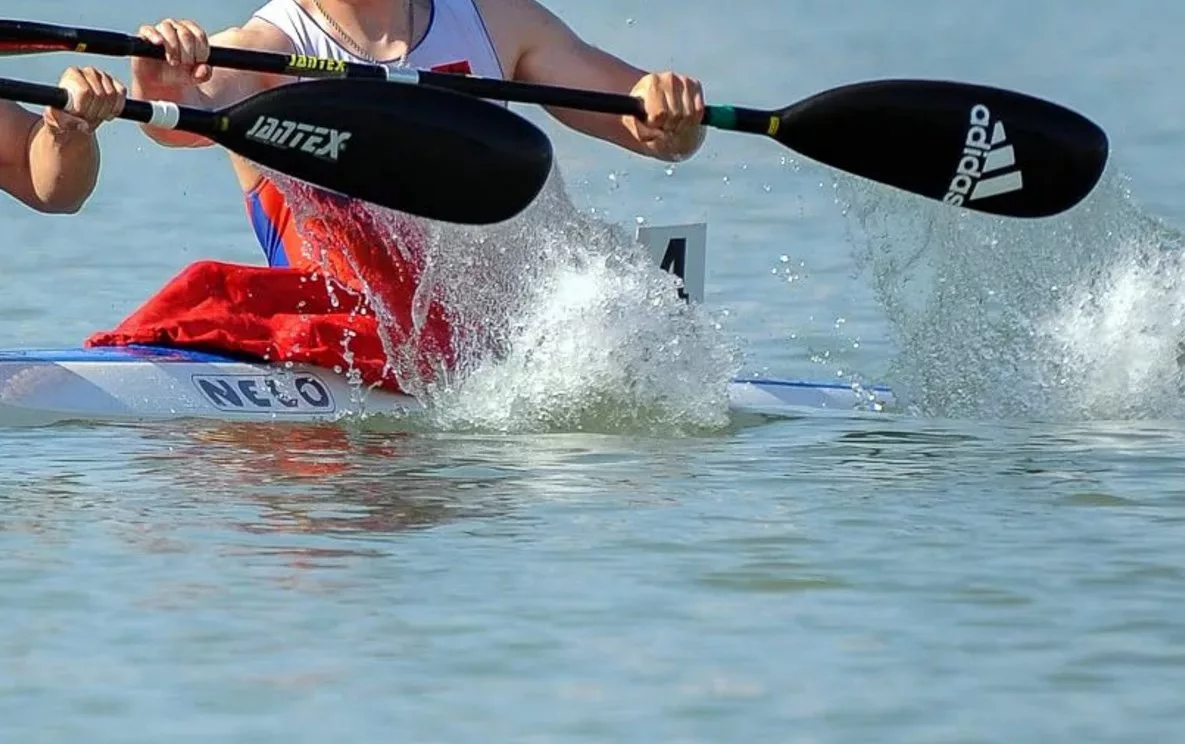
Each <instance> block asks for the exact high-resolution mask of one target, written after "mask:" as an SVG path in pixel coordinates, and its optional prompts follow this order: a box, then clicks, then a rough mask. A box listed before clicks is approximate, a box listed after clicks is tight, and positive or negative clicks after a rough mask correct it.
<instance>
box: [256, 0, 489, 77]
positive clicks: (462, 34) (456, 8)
mask: <svg viewBox="0 0 1185 744" xmlns="http://www.w3.org/2000/svg"><path fill="white" fill-rule="evenodd" d="M254 17H255V18H259V19H261V20H264V21H267V22H268V23H270V24H272V25H273V26H275V27H276V28H278V29H280V31H282V32H284V35H285V36H287V37H288V39H289V40H290V41H291V42H292V45H293V46H294V47H295V51H296V53H297V54H305V55H308V56H311V57H328V58H329V59H334V60H344V61H346V62H361V63H363V64H371V62H370V60H365V59H362V58H361V57H359V56H357V55H356V54H353V53H351V52H350V51H349V50H348V49H346V48H345V47H343V46H342V45H341V44H339V43H338V42H337V40H335V39H334V38H333V37H332V36H330V35H329V33H328V32H327V31H326V30H325V29H324V28H322V26H321V24H320V23H319V22H318V21H317V20H316V19H315V18H313V16H311V15H310V14H309V13H308V12H307V11H306V10H305V9H304V8H302V7H300V5H298V4H297V3H296V0H270V2H268V4H267V5H265V6H263V7H262V8H260V9H259V10H257V11H256V12H255V14H254ZM465 63H468V72H469V74H472V75H478V76H480V77H490V78H498V79H502V78H503V77H504V76H503V74H502V65H501V63H500V62H499V61H498V53H497V52H496V51H495V50H494V44H493V42H492V41H490V35H489V32H488V31H487V30H486V25H485V21H483V20H482V17H481V12H480V11H479V10H478V9H477V5H475V0H433V2H432V14H431V16H429V18H428V30H427V32H425V34H424V38H423V39H421V40H420V43H419V44H416V46H415V47H414V48H413V49H412V50H411V53H410V54H408V55H407V65H408V66H409V67H415V68H417V69H421V70H431V69H433V68H436V69H444V70H445V71H448V72H455V71H458V67H460V70H459V71H461V72H464V71H465V69H464V65H465ZM381 64H382V65H383V66H385V67H388V68H391V69H394V68H397V67H399V66H400V65H401V61H400V60H397V59H396V60H391V61H390V62H386V61H382V62H381Z"/></svg>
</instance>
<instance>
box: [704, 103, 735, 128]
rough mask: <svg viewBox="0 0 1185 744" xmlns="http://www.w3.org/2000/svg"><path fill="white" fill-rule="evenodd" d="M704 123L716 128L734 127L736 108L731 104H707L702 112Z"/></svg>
mask: <svg viewBox="0 0 1185 744" xmlns="http://www.w3.org/2000/svg"><path fill="white" fill-rule="evenodd" d="M704 124H705V125H707V126H709V127H716V128H717V129H736V126H737V110H736V109H735V108H733V107H732V106H708V110H707V111H705V112H704Z"/></svg>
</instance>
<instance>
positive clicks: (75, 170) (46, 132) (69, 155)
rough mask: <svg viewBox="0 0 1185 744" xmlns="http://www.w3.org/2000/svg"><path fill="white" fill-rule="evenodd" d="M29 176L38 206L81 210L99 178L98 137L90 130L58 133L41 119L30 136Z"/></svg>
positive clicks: (59, 210)
mask: <svg viewBox="0 0 1185 744" xmlns="http://www.w3.org/2000/svg"><path fill="white" fill-rule="evenodd" d="M29 177H30V180H31V182H32V186H33V196H34V198H35V199H36V202H37V203H36V204H35V206H36V207H37V208H38V209H40V210H41V211H44V212H56V213H61V214H71V213H74V212H77V211H78V210H79V209H81V208H82V205H83V204H84V203H85V202H86V200H87V198H88V197H89V196H90V195H91V192H93V191H94V189H95V184H96V183H97V182H98V179H99V143H98V140H97V139H96V138H95V135H94V134H93V133H88V132H79V131H63V132H55V131H53V130H52V129H50V128H49V127H47V126H45V123H44V122H42V121H40V120H39V121H38V122H37V123H36V124H34V125H33V132H32V134H31V135H30V137H29Z"/></svg>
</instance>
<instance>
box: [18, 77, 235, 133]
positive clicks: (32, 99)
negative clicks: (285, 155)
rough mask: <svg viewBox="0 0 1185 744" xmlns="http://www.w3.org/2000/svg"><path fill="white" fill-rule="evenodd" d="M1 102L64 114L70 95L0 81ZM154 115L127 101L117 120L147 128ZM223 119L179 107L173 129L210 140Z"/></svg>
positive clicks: (143, 106) (45, 87)
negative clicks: (137, 123) (124, 120)
mask: <svg viewBox="0 0 1185 744" xmlns="http://www.w3.org/2000/svg"><path fill="white" fill-rule="evenodd" d="M0 99H4V100H8V101H18V102H20V103H28V104H30V105H33V106H49V107H51V108H56V109H63V110H64V109H65V108H66V107H67V106H68V105H69V103H70V94H69V93H67V92H66V90H65V89H64V88H57V87H54V86H52V85H41V84H38V83H27V82H24V81H21V80H5V79H0ZM153 114H154V109H153V106H152V104H151V103H148V102H147V101H137V100H134V99H128V100H127V101H125V102H124V105H123V111H121V112H120V113H119V114H118V115H117V116H118V118H120V119H126V120H128V121H135V122H140V123H141V124H148V123H149V122H151V121H152V118H153ZM222 118H223V117H221V116H220V115H219V114H217V113H215V112H212V111H202V110H200V109H194V108H188V107H185V106H179V107H178V121H177V125H176V127H175V128H176V129H180V130H183V131H186V132H192V133H194V134H201V135H207V136H213V135H214V134H216V133H217V132H218V131H219V129H220V127H221V122H222Z"/></svg>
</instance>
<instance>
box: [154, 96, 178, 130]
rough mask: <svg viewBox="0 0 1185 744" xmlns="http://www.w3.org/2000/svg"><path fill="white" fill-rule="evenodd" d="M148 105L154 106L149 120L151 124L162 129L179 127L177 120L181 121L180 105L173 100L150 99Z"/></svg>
mask: <svg viewBox="0 0 1185 744" xmlns="http://www.w3.org/2000/svg"><path fill="white" fill-rule="evenodd" d="M148 105H150V106H152V118H151V119H149V120H148V124H149V126H153V127H160V128H161V129H176V128H177V122H179V121H181V107H180V106H178V105H177V104H175V103H173V102H172V101H149V102H148Z"/></svg>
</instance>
